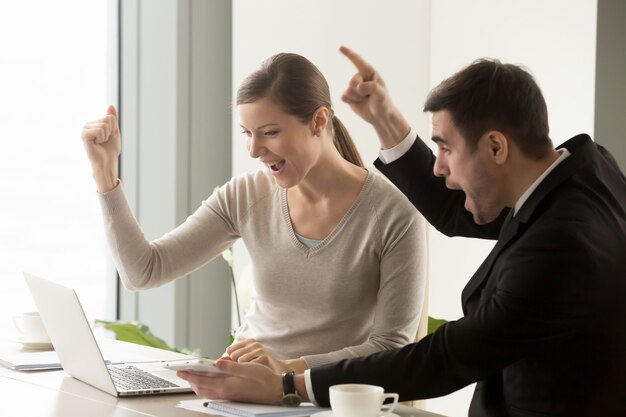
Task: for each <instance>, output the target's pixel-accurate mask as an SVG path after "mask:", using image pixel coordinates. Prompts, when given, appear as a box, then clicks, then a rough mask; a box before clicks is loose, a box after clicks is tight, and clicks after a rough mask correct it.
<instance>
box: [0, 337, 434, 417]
mask: <svg viewBox="0 0 626 417" xmlns="http://www.w3.org/2000/svg"><path fill="white" fill-rule="evenodd" d="M106 343H107V344H109V345H111V346H112V347H114V348H119V349H120V351H121V352H123V356H128V357H133V358H146V359H147V358H151V359H153V360H155V361H161V360H162V361H166V360H173V359H180V358H183V357H185V356H184V355H180V354H178V353H174V352H168V351H164V350H160V349H154V348H149V347H145V346H139V345H133V344H130V343H124V342H118V341H107V342H106ZM104 350H106V348H105V349H104ZM18 352H25V351H24V350H22V347H21V345H20V344H18V343H14V342H2V341H0V355H5V354H11V353H18ZM0 393H1V394H0V416H2V417H12V416H19V417H72V416H77V417H82V416H89V417H100V416H102V417H104V416H107V417H136V416H144V417H145V416H154V417H194V416H207V414H203V413H197V412H193V411H188V410H184V409H181V408H176V405H177V404H178V402H179V401H184V400H191V399H195V398H196V396H195V395H194V394H168V395H152V396H144V397H131V398H129V397H127V398H116V397H113V396H111V395H109V394H106V393H105V392H102V391H100V390H98V389H96V388H93V387H91V386H90V385H87V384H85V383H83V382H81V381H78V380H77V379H74V378H72V377H70V376H68V375H67V374H66V373H65V372H64V371H62V370H54V371H40V372H17V371H13V370H11V369H8V368H5V367H2V366H0ZM394 412H395V413H396V414H398V415H400V416H402V417H409V416H411V417H436V416H438V415H437V414H433V413H429V412H427V411H422V410H417V409H415V408H411V407H404V406H399V407H397V408H396V410H394Z"/></svg>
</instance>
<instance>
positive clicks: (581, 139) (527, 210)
mask: <svg viewBox="0 0 626 417" xmlns="http://www.w3.org/2000/svg"><path fill="white" fill-rule="evenodd" d="M593 146H595V145H594V144H593V142H592V141H591V138H589V136H587V135H578V136H576V137H574V138H572V139H570V140H569V141H567V142H565V143H564V144H563V145H561V146H560V147H566V148H567V149H568V150H569V151H570V153H571V155H570V156H569V157H568V158H567V159H565V161H563V162H561V164H559V165H558V166H557V167H556V168H555V169H554V171H552V172H551V173H550V174H549V175H548V176H547V177H546V178H545V179H544V180H543V181H542V182H541V184H539V186H538V187H537V189H536V190H535V191H534V192H533V193H532V194H531V195H530V197H529V198H528V200H527V201H526V202H525V203H524V204H523V206H522V207H521V208H520V210H519V213H517V215H516V216H515V217H513V210H512V209H511V210H510V212H509V215H508V216H507V217H506V219H505V220H504V223H503V224H502V228H501V229H500V235H499V236H498V242H497V243H496V245H495V246H494V248H493V250H492V251H491V253H489V256H487V258H486V259H485V261H484V262H483V263H482V265H481V266H480V267H479V268H478V270H477V271H476V273H475V274H474V276H473V277H472V279H470V281H469V282H468V283H467V285H466V286H465V288H464V289H463V293H462V294H461V302H462V306H463V314H467V313H468V312H467V303H468V301H469V299H470V298H471V297H472V295H473V294H474V293H475V292H476V291H477V290H478V289H480V288H482V286H483V284H484V281H485V279H486V278H487V277H488V276H489V273H490V272H491V269H492V267H493V264H494V262H495V261H496V259H498V256H499V255H500V253H501V252H502V250H503V249H504V248H505V247H506V246H507V245H508V244H509V243H510V242H511V240H512V239H513V238H514V237H515V236H516V235H517V234H518V231H519V226H520V224H521V223H528V222H529V221H530V218H531V215H532V214H533V212H534V211H535V209H536V208H537V206H538V205H539V203H540V202H541V201H542V200H543V199H544V198H545V197H546V195H548V194H549V193H551V192H552V191H553V190H554V189H555V188H557V187H558V186H559V185H560V184H561V183H562V182H563V181H565V180H566V179H568V178H569V177H571V176H572V175H573V174H574V172H576V170H577V169H580V168H581V167H582V166H583V165H585V164H587V163H588V162H589V160H590V155H591V154H592V153H593V152H592V151H593ZM560 147H559V148H560Z"/></svg>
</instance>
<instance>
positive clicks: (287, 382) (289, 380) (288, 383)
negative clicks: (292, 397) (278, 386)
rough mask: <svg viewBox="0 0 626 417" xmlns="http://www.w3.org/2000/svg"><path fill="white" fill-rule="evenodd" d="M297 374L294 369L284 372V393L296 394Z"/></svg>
mask: <svg viewBox="0 0 626 417" xmlns="http://www.w3.org/2000/svg"><path fill="white" fill-rule="evenodd" d="M295 374H296V373H295V372H294V371H290V372H285V373H284V374H283V395H287V394H296V383H295V382H294V380H293V378H294V376H295Z"/></svg>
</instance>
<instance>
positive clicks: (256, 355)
mask: <svg viewBox="0 0 626 417" xmlns="http://www.w3.org/2000/svg"><path fill="white" fill-rule="evenodd" d="M226 353H227V354H228V356H229V357H230V359H232V360H233V361H235V362H239V363H243V362H252V363H258V364H261V365H265V366H267V367H269V368H270V369H272V370H273V371H275V372H278V373H283V372H288V371H296V372H297V373H301V372H304V370H305V369H307V368H308V366H307V364H306V362H305V361H304V359H302V358H298V359H286V360H280V359H276V358H274V357H273V356H272V355H270V353H269V352H268V351H267V349H265V347H264V346H263V345H262V344H261V343H259V342H257V341H256V340H254V339H247V340H244V341H241V342H237V343H233V344H232V345H230V346H229V347H228V348H227V349H226Z"/></svg>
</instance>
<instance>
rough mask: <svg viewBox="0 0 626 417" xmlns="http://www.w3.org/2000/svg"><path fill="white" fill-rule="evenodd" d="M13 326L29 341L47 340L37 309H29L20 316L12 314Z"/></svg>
mask: <svg viewBox="0 0 626 417" xmlns="http://www.w3.org/2000/svg"><path fill="white" fill-rule="evenodd" d="M13 324H14V325H15V328H16V329H17V330H18V331H19V332H20V333H22V336H23V339H24V340H27V341H29V342H49V341H50V337H49V336H48V332H46V328H45V327H44V325H43V321H42V320H41V316H39V313H38V312H37V311H29V312H28V313H24V314H22V315H20V316H13Z"/></svg>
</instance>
